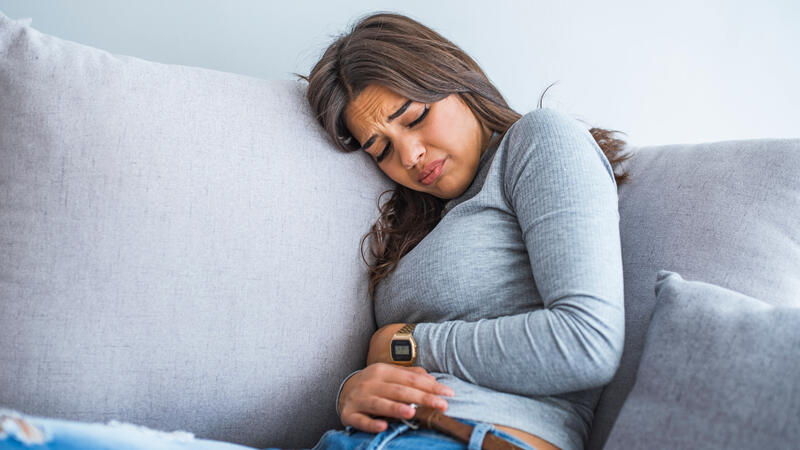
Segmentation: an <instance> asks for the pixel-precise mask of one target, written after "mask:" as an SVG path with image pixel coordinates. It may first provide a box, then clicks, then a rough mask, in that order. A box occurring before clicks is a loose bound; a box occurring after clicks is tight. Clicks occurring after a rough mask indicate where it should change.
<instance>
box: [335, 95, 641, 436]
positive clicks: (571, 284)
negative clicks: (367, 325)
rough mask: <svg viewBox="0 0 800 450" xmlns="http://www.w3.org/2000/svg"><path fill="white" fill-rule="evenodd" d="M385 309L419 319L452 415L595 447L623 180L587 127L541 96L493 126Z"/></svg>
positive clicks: (618, 303) (395, 280)
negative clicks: (536, 104)
mask: <svg viewBox="0 0 800 450" xmlns="http://www.w3.org/2000/svg"><path fill="white" fill-rule="evenodd" d="M375 317H376V323H377V325H378V326H379V327H382V326H384V325H387V324H390V323H406V322H413V323H418V325H417V327H416V329H415V330H414V332H413V335H414V338H415V340H416V341H417V345H418V356H417V361H416V363H415V365H420V366H422V367H424V368H425V369H426V370H427V371H428V372H429V373H430V374H431V375H433V376H435V377H436V379H437V380H438V381H439V382H440V383H442V384H445V385H448V386H450V387H451V388H452V389H453V390H454V391H455V393H456V395H455V396H454V397H444V398H445V399H446V400H447V402H448V409H447V411H446V413H445V414H447V415H449V416H452V417H460V418H465V419H471V420H476V421H484V422H490V423H495V424H500V425H505V426H510V427H514V428H518V429H520V430H523V431H526V432H528V433H531V434H534V435H536V436H539V437H541V438H542V439H544V440H547V441H549V442H551V443H553V444H554V445H556V446H558V447H560V448H563V449H579V448H583V446H584V444H585V443H586V442H587V439H588V435H589V429H590V425H591V421H592V417H593V411H594V408H595V405H596V404H597V400H598V398H599V396H600V393H601V391H602V387H603V386H604V385H605V384H607V383H608V382H610V381H611V378H612V377H613V376H614V373H615V372H616V370H617V367H618V366H619V362H620V358H621V356H622V346H623V340H624V334H625V314H624V302H623V278H622V255H621V248H620V237H619V213H618V210H617V185H616V182H615V180H614V174H613V171H612V168H611V165H610V164H609V162H608V160H607V159H606V157H605V155H604V154H603V152H602V150H601V149H600V147H599V146H598V145H597V143H596V142H595V140H594V138H593V137H592V136H591V134H590V133H589V131H588V130H587V129H586V128H585V127H583V126H582V125H581V124H580V123H579V122H578V121H577V120H575V119H573V118H571V117H569V116H568V115H566V114H565V113H562V112H560V111H557V110H554V109H550V108H540V109H536V110H533V111H531V112H529V113H527V114H525V115H524V116H522V118H521V119H520V120H519V121H517V122H515V123H514V124H513V125H512V126H511V127H510V128H509V129H508V131H507V132H506V134H505V136H501V135H499V134H498V133H496V132H495V133H494V135H493V136H492V140H491V141H490V144H489V146H488V147H487V149H486V150H485V151H484V153H483V154H482V155H481V157H480V162H479V165H478V170H477V173H476V175H475V178H474V179H473V181H472V183H471V184H470V186H469V187H468V188H467V190H466V191H464V193H463V194H461V195H460V196H459V197H457V198H454V199H451V200H450V201H448V202H447V203H446V205H445V208H444V210H443V212H442V220H441V221H440V222H439V223H438V224H437V225H436V227H435V228H434V229H433V230H432V231H431V232H430V233H429V234H428V235H427V236H425V238H424V239H423V240H422V241H420V242H419V244H417V246H416V247H414V248H413V249H412V250H411V251H410V252H409V253H407V254H406V255H404V256H403V258H401V260H400V261H399V263H398V265H397V267H396V269H395V270H394V271H393V272H391V273H390V274H389V276H388V277H387V278H385V279H384V280H382V281H381V282H380V283H379V284H378V286H377V288H376V301H375ZM357 372H358V371H356V372H353V373H351V374H350V375H348V376H347V378H345V380H344V381H342V384H341V385H344V382H345V381H347V379H348V378H350V376H352V375H353V374H355V373H357ZM341 385H340V392H341ZM338 398H339V393H337V396H336V399H337V401H338Z"/></svg>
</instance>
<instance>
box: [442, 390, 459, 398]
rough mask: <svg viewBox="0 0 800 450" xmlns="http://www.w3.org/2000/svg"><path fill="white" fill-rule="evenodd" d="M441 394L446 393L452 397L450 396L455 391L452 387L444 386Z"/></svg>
mask: <svg viewBox="0 0 800 450" xmlns="http://www.w3.org/2000/svg"><path fill="white" fill-rule="evenodd" d="M442 394H443V395H447V396H449V397H452V396H454V395H456V393H455V392H454V391H453V390H452V389H450V388H444V389H442Z"/></svg>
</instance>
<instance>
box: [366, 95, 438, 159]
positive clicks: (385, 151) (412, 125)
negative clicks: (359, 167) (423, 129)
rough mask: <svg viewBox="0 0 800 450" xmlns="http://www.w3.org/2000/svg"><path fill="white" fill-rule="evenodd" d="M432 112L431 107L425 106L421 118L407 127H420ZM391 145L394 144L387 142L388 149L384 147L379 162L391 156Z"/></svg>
mask: <svg viewBox="0 0 800 450" xmlns="http://www.w3.org/2000/svg"><path fill="white" fill-rule="evenodd" d="M430 110H431V107H430V106H425V111H422V114H420V115H419V117H417V119H416V120H414V121H413V122H411V123H410V124H408V125H407V126H408V128H414V127H415V126H417V125H419V123H420V122H422V121H423V120H425V116H427V115H428V111H430ZM391 144H392V143H391V142H387V143H386V147H384V148H383V151H382V152H381V154H380V155H378V159H377V161H378V162H381V161H383V159H384V158H386V157H387V156H388V155H389V147H390V146H391Z"/></svg>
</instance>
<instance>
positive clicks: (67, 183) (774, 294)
mask: <svg viewBox="0 0 800 450" xmlns="http://www.w3.org/2000/svg"><path fill="white" fill-rule="evenodd" d="M304 92H305V82H304V81H293V80H262V79H257V78H253V77H248V76H243V75H238V74H232V73H225V72H220V71H214V70H209V69H202V68H197V67H187V66H180V65H172V64H162V63H156V62H151V61H146V60H143V59H139V58H135V57H130V56H124V55H117V54H112V53H109V52H107V51H104V50H101V49H97V48H92V47H89V46H86V45H82V44H79V43H75V42H71V41H68V40H64V39H60V38H58V37H54V36H50V35H47V34H45V33H41V32H39V31H37V30H36V29H35V28H33V26H32V23H31V21H30V19H22V20H12V19H10V18H8V17H6V16H5V15H3V14H2V13H0V307H2V310H1V311H2V313H0V342H2V351H0V407H6V408H13V409H16V410H19V411H22V412H25V413H28V414H32V415H43V416H49V417H58V418H67V419H73V420H82V421H93V422H108V421H110V420H122V421H126V422H131V423H136V424H140V425H144V426H148V427H152V428H155V429H159V430H189V431H191V432H193V433H194V434H195V436H197V437H201V438H205V439H216V440H224V441H229V442H234V443H239V444H243V445H249V446H253V447H259V448H263V447H272V446H274V447H281V448H307V447H310V446H312V445H313V444H314V443H315V442H316V441H317V440H318V439H319V437H320V436H321V435H322V434H323V433H324V432H325V431H326V430H328V429H332V428H338V429H342V428H343V426H342V425H341V423H339V421H338V418H337V415H336V411H335V407H334V405H335V403H334V402H335V398H334V395H335V394H336V392H337V388H338V386H339V383H340V382H341V380H342V379H343V378H344V377H345V376H346V375H347V374H349V373H350V372H351V371H353V370H355V369H356V368H360V367H363V366H364V364H365V358H366V352H367V346H368V342H369V338H370V336H371V335H372V333H373V332H374V331H375V329H376V324H375V320H374V317H373V314H372V306H371V303H370V301H369V299H368V296H367V290H366V286H367V277H366V271H365V265H364V262H363V261H362V259H361V253H360V248H359V243H360V240H361V238H362V236H363V235H364V234H365V233H366V232H367V231H368V229H369V227H370V226H371V224H372V223H373V222H374V221H375V219H376V218H377V217H378V206H379V205H378V196H379V195H380V193H381V192H383V191H384V190H387V189H389V188H391V187H392V186H393V183H392V182H391V180H389V179H388V178H387V177H386V176H385V175H383V174H382V172H380V171H379V170H378V169H377V167H376V166H375V165H374V163H373V162H372V161H371V160H370V159H369V157H368V156H367V155H366V154H361V153H356V154H345V153H341V152H339V151H337V150H336V149H335V148H334V146H333V144H332V142H330V140H329V138H328V137H327V136H326V135H325V134H324V133H323V131H322V129H321V127H320V126H319V125H318V124H317V123H316V122H315V119H314V117H313V115H312V113H311V111H310V109H309V107H308V105H307V103H306V102H305V98H304ZM628 150H629V151H630V152H631V153H632V154H633V155H634V157H633V158H631V159H629V160H628V161H626V162H625V165H624V167H625V169H626V170H628V171H629V172H630V173H631V180H630V182H629V183H627V184H624V185H622V186H620V188H619V210H620V235H621V241H622V254H623V262H624V282H625V306H626V335H625V349H624V353H623V355H622V362H621V364H620V367H619V369H618V371H617V373H616V375H615V377H614V379H613V380H612V382H611V383H610V384H609V385H607V386H606V388H605V389H604V392H603V395H602V397H601V399H600V402H599V404H598V405H597V409H596V411H595V417H594V421H593V424H592V434H591V436H590V438H589V440H588V442H587V443H586V444H587V445H586V447H587V448H589V449H600V448H687V447H693V448H694V447H702V448H791V447H794V448H796V447H797V446H798V445H800V444H798V443H799V442H800V377H798V374H800V356H799V355H800V331H799V330H800V313H798V311H799V310H798V306H800V176H799V175H798V174H800V139H752V140H731V141H721V142H708V143H695V144H672V145H657V146H642V147H636V146H628Z"/></svg>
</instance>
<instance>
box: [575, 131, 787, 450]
mask: <svg viewBox="0 0 800 450" xmlns="http://www.w3.org/2000/svg"><path fill="white" fill-rule="evenodd" d="M631 150H632V151H633V152H634V154H635V156H634V158H633V159H631V160H629V161H626V164H625V167H626V168H627V169H628V170H629V171H630V173H631V177H632V178H631V180H630V183H628V184H623V185H622V186H620V188H619V212H620V238H621V242H622V261H623V271H624V282H625V347H624V350H623V353H622V361H621V363H620V368H619V370H617V374H616V375H615V377H614V379H613V380H612V381H611V383H610V384H609V385H608V386H606V388H605V389H604V390H603V394H602V395H601V397H600V401H599V403H598V405H597V408H596V409H595V417H594V421H593V423H592V433H591V435H590V437H589V443H588V445H587V448H589V449H593V450H599V449H600V448H602V445H603V443H604V442H605V439H606V438H607V436H608V433H609V431H610V430H611V427H612V425H613V424H614V420H615V419H616V417H617V414H619V410H620V408H621V407H622V404H623V402H624V401H625V398H626V397H627V395H628V392H630V389H631V387H633V384H634V381H635V376H636V368H637V367H638V365H639V358H640V356H641V354H642V347H643V344H644V338H645V333H646V332H647V326H648V321H649V319H650V316H651V314H652V312H653V307H654V304H655V295H653V285H654V283H655V281H656V273H657V272H658V271H659V270H661V269H666V270H672V271H675V272H677V273H680V274H682V275H683V276H685V277H687V278H689V279H696V280H704V281H706V282H708V283H712V284H715V285H718V286H722V287H725V288H728V289H732V290H734V291H737V292H741V293H743V294H745V295H749V296H751V297H754V298H759V299H762V300H764V301H766V302H768V303H770V304H773V305H786V306H788V305H795V306H800V245H798V243H800V227H798V224H800V176H798V174H799V173H800V139H758V140H739V141H722V142H713V143H703V144H682V145H662V146H651V147H641V148H637V147H632V148H631Z"/></svg>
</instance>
